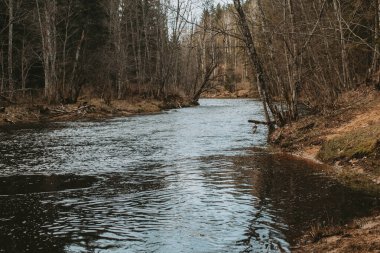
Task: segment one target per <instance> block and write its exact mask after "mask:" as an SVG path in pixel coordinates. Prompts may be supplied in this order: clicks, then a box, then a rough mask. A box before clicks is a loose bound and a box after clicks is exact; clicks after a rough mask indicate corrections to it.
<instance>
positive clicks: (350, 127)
mask: <svg viewBox="0 0 380 253" xmlns="http://www.w3.org/2000/svg"><path fill="white" fill-rule="evenodd" d="M270 141H271V143H272V144H273V146H274V148H275V149H276V150H280V151H283V152H288V153H292V154H295V155H296V156H299V157H302V158H305V159H311V160H313V161H315V162H319V163H325V164H328V165H330V166H326V169H325V171H324V172H325V173H327V174H329V175H331V176H333V177H334V178H336V179H338V180H339V181H340V182H341V183H342V184H344V185H346V186H348V187H350V188H353V189H356V190H360V191H364V192H367V193H368V194H371V195H374V196H380V92H379V91H377V90H375V89H373V88H369V87H362V88H360V89H358V90H355V91H350V92H347V93H345V94H343V95H342V96H340V97H339V99H338V100H337V101H336V109H335V110H331V111H329V112H326V113H325V114H323V115H322V114H321V115H309V116H306V117H303V118H302V119H300V120H299V121H297V122H295V123H292V124H290V125H288V126H286V127H284V128H281V129H277V130H276V131H275V132H274V133H273V134H272V136H271V137H270ZM379 238H380V217H379V216H378V213H374V215H373V216H372V217H368V218H366V219H361V220H356V221H353V222H352V224H347V225H345V226H341V227H320V226H319V224H316V225H315V227H313V228H311V229H310V231H307V232H306V233H305V236H304V237H303V238H301V239H300V241H299V244H300V246H299V247H297V249H296V250H295V252H379V251H380V240H379Z"/></svg>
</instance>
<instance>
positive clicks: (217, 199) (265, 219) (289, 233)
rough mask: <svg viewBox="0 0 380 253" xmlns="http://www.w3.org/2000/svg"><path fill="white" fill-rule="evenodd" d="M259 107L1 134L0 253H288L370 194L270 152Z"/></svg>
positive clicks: (366, 202) (227, 103) (222, 107)
mask: <svg viewBox="0 0 380 253" xmlns="http://www.w3.org/2000/svg"><path fill="white" fill-rule="evenodd" d="M260 108H261V106H260V103H259V102H256V101H252V100H202V101H201V106H200V107H196V108H187V109H182V110H172V111H169V112H167V113H164V114H160V115H150V116H138V117H130V118H120V119H114V120H110V121H107V122H82V123H78V122H76V123H62V124H60V125H55V126H53V127H49V126H45V127H37V128H35V127H34V128H30V129H18V130H7V131H0V252H7V253H8V252H10V253H12V252H163V253H170V252H215V253H221V252H290V244H291V243H292V240H293V239H294V238H295V237H296V236H299V235H300V233H301V231H302V230H303V229H305V228H307V227H308V226H309V225H310V224H313V223H323V222H340V220H341V218H343V219H344V218H350V217H351V216H355V215H362V214H364V210H367V208H368V207H369V206H371V205H374V204H375V203H374V200H373V199H371V198H370V197H368V196H366V195H364V194H360V193H357V192H352V191H349V190H347V189H345V188H344V187H342V186H340V185H339V184H337V183H336V182H334V181H333V180H331V179H329V178H327V177H325V176H323V175H321V174H319V173H317V170H315V167H316V166H317V165H315V164H310V163H307V162H305V161H300V160H295V159H292V158H290V157H287V156H281V155H271V154H266V153H263V152H256V153H252V152H250V151H248V150H246V149H245V148H247V147H252V146H265V145H266V130H265V129H264V128H259V129H258V132H257V133H256V134H254V135H253V134H252V129H251V125H250V124H248V123H247V120H248V119H251V118H255V119H261V118H262V111H261V109H260Z"/></svg>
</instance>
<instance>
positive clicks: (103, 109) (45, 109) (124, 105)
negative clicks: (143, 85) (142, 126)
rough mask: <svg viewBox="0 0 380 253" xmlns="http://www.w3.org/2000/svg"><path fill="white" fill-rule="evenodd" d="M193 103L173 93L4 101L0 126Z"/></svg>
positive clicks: (90, 117) (0, 107)
mask: <svg viewBox="0 0 380 253" xmlns="http://www.w3.org/2000/svg"><path fill="white" fill-rule="evenodd" d="M0 102H1V101H0ZM192 105H193V104H192V103H191V102H190V101H189V100H186V99H183V98H180V97H170V98H168V99H166V100H164V101H160V100H157V99H142V98H131V99H128V100H114V101H111V102H110V103H109V104H107V103H105V101H104V100H103V99H99V98H92V99H86V98H81V99H79V101H78V102H77V103H75V104H66V105H63V104H60V105H48V104H46V103H43V102H36V103H30V104H26V103H18V104H10V103H5V104H1V103H0V127H11V126H12V125H22V124H30V123H39V122H60V121H78V120H82V121H83V120H101V119H106V118H110V117H123V116H132V115H136V114H151V113H159V112H161V111H162V110H166V109H174V108H182V107H188V106H192Z"/></svg>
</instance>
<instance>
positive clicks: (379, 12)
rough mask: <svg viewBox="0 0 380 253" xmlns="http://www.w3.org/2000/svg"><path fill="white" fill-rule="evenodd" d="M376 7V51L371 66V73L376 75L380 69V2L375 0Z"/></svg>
mask: <svg viewBox="0 0 380 253" xmlns="http://www.w3.org/2000/svg"><path fill="white" fill-rule="evenodd" d="M375 5H376V11H375V29H374V36H373V38H374V44H375V46H374V48H375V51H374V52H373V60H372V66H371V71H370V72H371V73H370V74H374V73H376V72H377V69H378V68H379V66H378V65H379V58H380V57H379V32H380V31H379V30H380V1H379V0H375Z"/></svg>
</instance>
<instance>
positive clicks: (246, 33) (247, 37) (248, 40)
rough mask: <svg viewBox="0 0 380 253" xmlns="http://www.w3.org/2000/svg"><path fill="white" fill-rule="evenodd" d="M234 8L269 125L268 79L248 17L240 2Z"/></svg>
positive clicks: (235, 0)
mask: <svg viewBox="0 0 380 253" xmlns="http://www.w3.org/2000/svg"><path fill="white" fill-rule="evenodd" d="M234 6H235V9H236V11H237V13H238V18H239V20H238V21H239V27H240V30H241V33H242V35H243V39H244V43H245V47H246V49H247V52H248V55H249V58H250V60H251V63H252V65H253V67H254V69H255V71H256V75H257V88H258V91H259V94H260V97H261V100H262V102H263V107H264V114H265V120H266V121H267V122H268V124H269V123H270V122H271V118H270V115H269V111H268V107H269V108H271V102H270V99H269V94H268V90H267V78H266V75H265V72H264V68H263V64H262V62H261V59H260V58H259V56H258V54H257V51H256V47H255V45H254V43H253V37H252V33H251V30H250V29H249V26H248V21H247V18H246V15H245V12H244V10H243V7H242V5H241V2H240V0H234ZM271 111H272V113H273V111H274V110H272V109H271Z"/></svg>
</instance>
